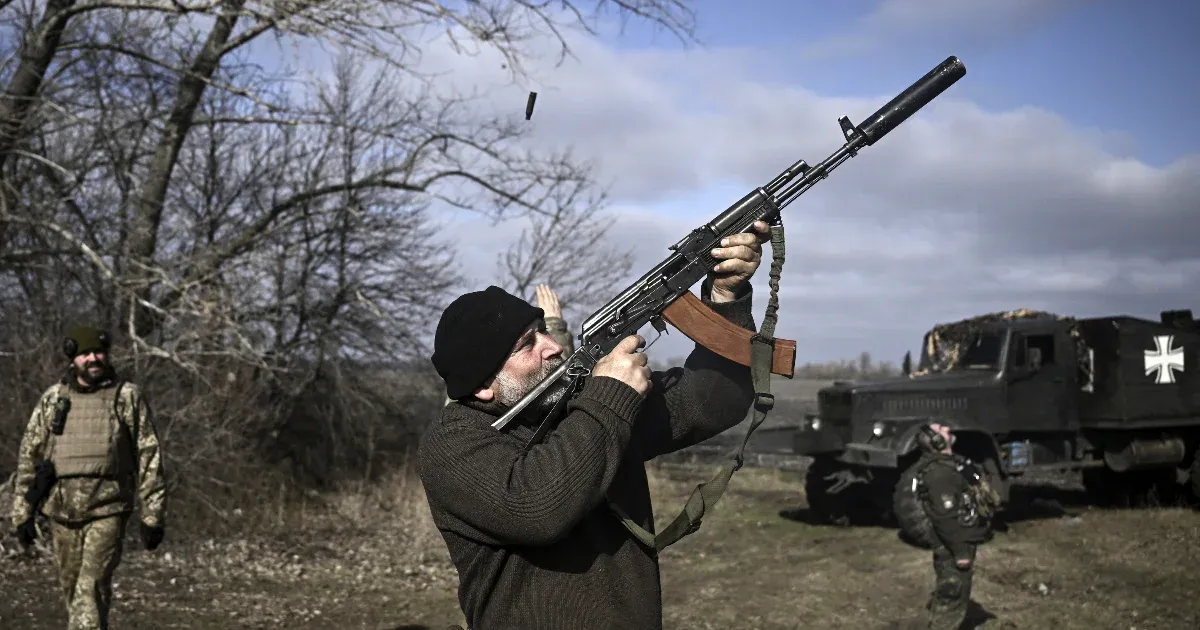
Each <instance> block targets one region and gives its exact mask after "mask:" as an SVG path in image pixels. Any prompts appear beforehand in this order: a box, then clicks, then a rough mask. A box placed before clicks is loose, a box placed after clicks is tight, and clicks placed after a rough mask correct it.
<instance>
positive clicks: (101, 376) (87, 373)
mask: <svg viewBox="0 0 1200 630" xmlns="http://www.w3.org/2000/svg"><path fill="white" fill-rule="evenodd" d="M93 368H94V369H93ZM75 373H76V375H77V376H79V380H81V381H83V382H84V383H87V384H88V386H89V387H90V386H93V385H96V384H98V383H102V382H104V381H107V380H109V379H110V378H111V377H112V366H110V365H109V364H108V363H106V362H104V361H88V362H87V363H86V364H84V366H83V369H76V370H75Z"/></svg>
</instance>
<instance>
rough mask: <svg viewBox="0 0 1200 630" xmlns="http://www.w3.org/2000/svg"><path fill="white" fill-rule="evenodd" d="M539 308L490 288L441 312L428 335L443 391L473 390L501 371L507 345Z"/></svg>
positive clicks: (454, 394)
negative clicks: (431, 337) (431, 340)
mask: <svg viewBox="0 0 1200 630" xmlns="http://www.w3.org/2000/svg"><path fill="white" fill-rule="evenodd" d="M544 316H545V313H544V312H543V311H542V309H540V308H537V307H536V306H532V305H530V304H529V303H528V302H526V301H525V300H522V299H521V298H519V297H517V296H515V295H512V294H511V293H509V292H507V291H505V290H504V289H501V288H500V287H496V286H491V287H488V288H486V289H484V290H483V291H475V292H473V293H468V294H466V295H463V296H461V297H459V298H458V299H456V300H454V301H453V302H451V303H450V306H447V307H446V310H445V311H443V312H442V319H441V320H440V321H439V322H438V326H437V332H436V333H435V334H434V338H433V356H432V357H430V360H432V361H433V367H434V368H435V369H436V370H437V373H438V374H439V375H441V377H442V380H444V381H446V395H447V396H449V397H450V398H452V399H455V400H458V399H460V398H462V397H464V396H468V395H470V394H473V393H474V392H475V390H476V389H479V387H480V386H482V385H483V384H484V383H485V382H486V381H487V380H488V378H490V377H491V376H492V375H494V374H495V373H496V372H499V371H500V368H501V367H502V366H503V365H504V362H505V361H506V360H507V359H508V356H509V354H510V353H511V352H512V347H513V345H515V344H516V343H517V339H519V338H520V337H521V333H522V332H523V331H524V330H525V327H526V326H528V325H529V323H530V322H532V321H534V320H537V319H540V318H542V317H544Z"/></svg>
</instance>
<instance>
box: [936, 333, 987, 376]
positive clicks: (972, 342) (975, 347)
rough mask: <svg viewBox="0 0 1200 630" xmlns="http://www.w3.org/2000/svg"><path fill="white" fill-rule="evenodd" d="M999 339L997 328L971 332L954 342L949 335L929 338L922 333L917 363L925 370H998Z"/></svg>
mask: <svg viewBox="0 0 1200 630" xmlns="http://www.w3.org/2000/svg"><path fill="white" fill-rule="evenodd" d="M1003 341H1004V337H1003V335H1001V334H1000V333H998V332H974V333H971V334H970V335H969V336H967V338H966V339H964V340H963V341H961V342H958V343H955V342H954V341H951V340H949V339H930V335H926V336H925V347H924V348H923V349H922V351H921V362H920V366H921V368H922V370H923V371H928V372H948V371H957V370H999V369H1000V349H1001V346H1002V345H1003ZM931 350H932V351H933V354H932V356H931V355H930V351H931Z"/></svg>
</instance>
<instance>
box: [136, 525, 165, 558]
mask: <svg viewBox="0 0 1200 630" xmlns="http://www.w3.org/2000/svg"><path fill="white" fill-rule="evenodd" d="M141 525H142V543H143V545H144V546H145V547H146V551H154V550H155V549H157V548H158V546H159V545H160V544H162V540H163V534H164V533H165V532H164V531H163V528H162V527H150V526H149V525H147V524H145V523H142V524H141Z"/></svg>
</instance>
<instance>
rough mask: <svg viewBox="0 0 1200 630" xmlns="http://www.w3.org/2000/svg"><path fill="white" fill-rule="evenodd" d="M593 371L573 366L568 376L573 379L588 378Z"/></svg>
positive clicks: (568, 371) (580, 366) (569, 369)
mask: <svg viewBox="0 0 1200 630" xmlns="http://www.w3.org/2000/svg"><path fill="white" fill-rule="evenodd" d="M591 373H592V371H591V370H589V369H588V368H586V367H584V366H582V365H572V366H571V367H569V368H567V376H569V377H571V378H582V377H584V376H588V375H589V374H591Z"/></svg>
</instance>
